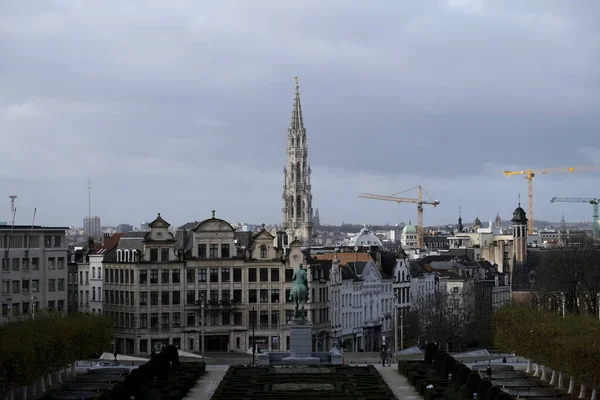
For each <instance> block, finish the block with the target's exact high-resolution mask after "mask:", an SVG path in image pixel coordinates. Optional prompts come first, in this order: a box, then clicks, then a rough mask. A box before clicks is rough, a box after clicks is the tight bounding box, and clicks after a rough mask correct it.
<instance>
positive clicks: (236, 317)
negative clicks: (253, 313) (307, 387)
mask: <svg viewBox="0 0 600 400" xmlns="http://www.w3.org/2000/svg"><path fill="white" fill-rule="evenodd" d="M242 315H243V314H242V312H241V311H235V312H234V313H233V324H234V325H241V324H242Z"/></svg>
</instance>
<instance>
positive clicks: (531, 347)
mask: <svg viewBox="0 0 600 400" xmlns="http://www.w3.org/2000/svg"><path fill="white" fill-rule="evenodd" d="M492 327H493V330H494V340H495V343H496V345H497V346H499V347H501V348H503V349H505V350H508V351H511V352H515V353H517V354H519V355H520V356H522V357H527V358H529V359H531V360H533V361H535V362H537V363H539V364H542V365H546V366H548V367H550V368H551V369H553V370H556V371H562V372H565V373H567V374H568V375H571V376H574V377H576V378H578V379H580V380H582V381H583V382H585V383H587V384H588V385H590V386H592V387H598V386H599V385H600V363H599V362H598V360H600V340H598V337H600V322H598V320H597V319H595V318H591V317H588V316H581V315H578V316H575V315H567V316H566V318H564V319H563V318H562V316H561V315H558V314H557V313H556V312H551V311H547V310H543V309H538V310H536V309H533V308H531V307H529V306H528V305H524V304H516V303H513V304H509V305H506V306H504V307H502V308H500V309H499V310H498V312H496V313H495V314H494V318H493V321H492Z"/></svg>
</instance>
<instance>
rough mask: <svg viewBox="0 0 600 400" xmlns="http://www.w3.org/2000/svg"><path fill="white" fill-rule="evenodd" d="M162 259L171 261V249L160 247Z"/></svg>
mask: <svg viewBox="0 0 600 400" xmlns="http://www.w3.org/2000/svg"><path fill="white" fill-rule="evenodd" d="M160 261H162V262H169V249H160Z"/></svg>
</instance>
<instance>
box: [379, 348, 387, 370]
mask: <svg viewBox="0 0 600 400" xmlns="http://www.w3.org/2000/svg"><path fill="white" fill-rule="evenodd" d="M380 357H381V364H382V365H383V366H384V367H385V359H386V358H387V352H386V351H385V350H381V354H380Z"/></svg>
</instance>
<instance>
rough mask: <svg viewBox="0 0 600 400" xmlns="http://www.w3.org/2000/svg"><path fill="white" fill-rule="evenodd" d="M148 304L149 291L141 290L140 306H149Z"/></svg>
mask: <svg viewBox="0 0 600 400" xmlns="http://www.w3.org/2000/svg"><path fill="white" fill-rule="evenodd" d="M111 303H112V302H111ZM147 305H148V292H140V306H147Z"/></svg>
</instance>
